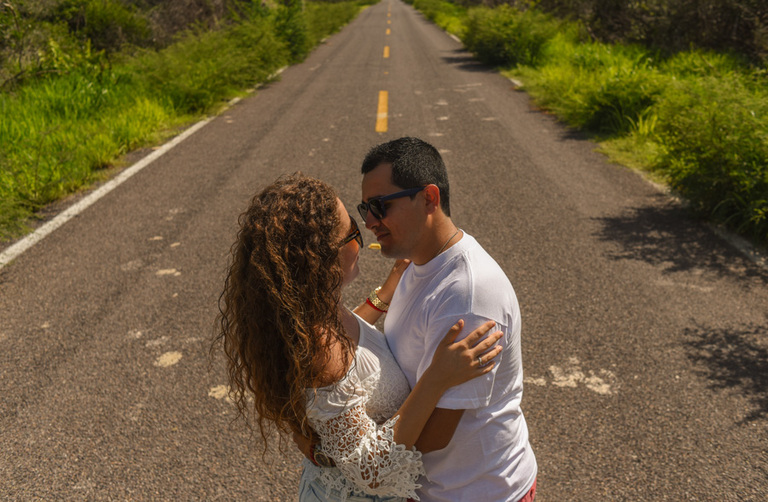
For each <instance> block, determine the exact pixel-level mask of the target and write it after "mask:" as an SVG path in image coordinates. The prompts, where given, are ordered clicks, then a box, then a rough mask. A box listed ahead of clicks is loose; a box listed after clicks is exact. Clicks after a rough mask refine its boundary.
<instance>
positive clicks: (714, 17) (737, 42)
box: [412, 0, 768, 246]
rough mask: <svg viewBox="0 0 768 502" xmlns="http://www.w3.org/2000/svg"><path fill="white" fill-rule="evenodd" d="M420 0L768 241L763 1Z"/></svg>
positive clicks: (704, 211)
mask: <svg viewBox="0 0 768 502" xmlns="http://www.w3.org/2000/svg"><path fill="white" fill-rule="evenodd" d="M412 3H413V5H414V6H415V7H416V8H417V9H419V10H421V11H422V12H423V13H424V14H425V15H426V16H427V17H428V18H429V19H431V20H432V21H434V22H435V23H437V24H438V25H440V26H441V27H443V28H444V29H446V30H448V31H449V32H451V33H453V34H455V35H457V36H458V37H459V38H461V39H462V41H463V43H464V44H465V46H466V47H467V49H468V50H470V51H471V52H473V53H474V54H475V55H476V56H477V57H478V59H480V60H481V61H483V62H485V63H487V64H490V65H494V66H498V67H500V68H501V70H502V71H503V72H504V73H505V74H506V75H508V76H510V77H513V78H515V79H516V80H519V81H521V82H522V83H523V86H524V89H525V90H526V91H527V92H528V93H529V94H530V95H531V96H532V97H533V99H534V100H535V102H536V103H537V105H538V106H541V107H542V108H545V109H548V110H550V111H552V112H553V113H555V114H556V115H557V116H558V117H559V118H560V119H561V120H562V121H564V122H565V123H567V124H568V125H570V126H572V127H574V128H577V129H580V130H584V131H587V132H588V133H590V134H592V135H593V137H594V138H595V139H596V140H597V141H599V142H600V144H601V147H602V149H603V151H604V152H605V153H607V154H608V155H609V156H610V157H611V158H612V159H614V160H616V161H618V162H620V163H622V164H625V165H628V166H630V167H634V168H638V169H642V170H644V171H646V172H648V173H650V175H651V176H652V177H653V178H654V179H656V180H657V181H661V182H663V183H666V184H667V185H668V186H669V187H670V188H672V189H673V190H674V191H675V192H676V193H678V194H680V195H681V196H682V197H683V198H684V199H685V200H687V201H688V203H689V205H690V207H691V209H692V210H693V211H694V212H695V213H696V214H697V215H699V216H701V217H703V218H705V219H707V220H709V221H712V222H714V223H716V224H721V225H724V226H726V227H727V228H729V229H731V230H733V231H735V232H737V233H739V234H741V235H743V236H745V237H747V238H749V239H751V240H752V241H753V242H756V243H758V244H760V245H763V246H765V245H768V68H766V63H767V62H768V37H766V36H765V33H768V4H766V3H764V2H760V1H757V0H754V1H753V0H718V1H715V0H698V2H692V0H667V1H662V0H644V1H643V0H641V1H639V2H606V1H605V0H568V1H565V0H541V1H536V2H530V1H528V2H523V1H514V0H513V1H511V2H510V3H511V4H512V5H510V4H506V3H505V4H502V5H497V6H493V7H488V6H482V5H472V4H471V3H468V2H466V1H465V2H463V3H462V4H459V3H458V2H457V3H451V2H447V1H445V0H413V2H412ZM619 4H623V5H625V6H623V7H622V6H619ZM694 4H696V5H694ZM693 7H698V8H696V9H694V8H693ZM632 9H634V10H632ZM761 20H762V21H761ZM681 23H682V24H681Z"/></svg>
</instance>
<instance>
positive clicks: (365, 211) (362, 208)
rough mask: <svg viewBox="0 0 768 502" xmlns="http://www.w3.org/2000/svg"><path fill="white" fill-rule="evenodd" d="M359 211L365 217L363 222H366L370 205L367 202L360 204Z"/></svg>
mask: <svg viewBox="0 0 768 502" xmlns="http://www.w3.org/2000/svg"><path fill="white" fill-rule="evenodd" d="M357 212H358V213H360V217H361V218H362V219H363V222H365V220H366V218H368V206H367V205H366V204H365V203H362V204H358V205H357Z"/></svg>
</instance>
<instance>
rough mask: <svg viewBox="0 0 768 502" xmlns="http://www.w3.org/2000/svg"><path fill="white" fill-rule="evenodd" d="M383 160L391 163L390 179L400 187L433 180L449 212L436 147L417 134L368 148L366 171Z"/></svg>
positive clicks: (442, 167) (444, 177) (444, 174)
mask: <svg viewBox="0 0 768 502" xmlns="http://www.w3.org/2000/svg"><path fill="white" fill-rule="evenodd" d="M382 164H391V165H392V183H393V184H395V185H397V186H398V187H400V188H403V189H406V188H415V187H420V186H424V185H429V184H434V185H437V188H439V189H440V207H441V208H442V210H443V212H444V213H445V214H446V216H450V215H451V204H450V190H449V186H448V171H447V170H446V169H445V163H443V158H442V157H441V156H440V152H438V151H437V148H435V147H434V146H432V145H430V144H429V143H427V142H426V141H422V140H420V139H418V138H410V137H406V138H400V139H395V140H392V141H389V142H387V143H382V144H380V145H377V146H374V147H373V148H371V149H370V151H369V152H368V154H367V155H366V156H365V160H363V166H362V169H361V171H362V173H363V174H366V173H369V172H371V171H373V170H374V169H376V168H377V167H379V166H380V165H382Z"/></svg>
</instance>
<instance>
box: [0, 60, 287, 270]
mask: <svg viewBox="0 0 768 502" xmlns="http://www.w3.org/2000/svg"><path fill="white" fill-rule="evenodd" d="M286 68H288V67H287V66H283V67H282V68H280V69H279V70H277V71H276V72H275V73H273V74H272V75H270V76H269V78H268V79H267V81H271V80H273V79H274V78H275V77H277V76H278V75H280V74H281V73H283V71H285V69H286ZM259 87H261V85H257V86H256V88H255V89H258V88H259ZM255 89H254V90H255ZM239 101H240V98H239V97H237V98H233V99H232V100H230V101H229V106H233V105H235V104H236V103H237V102H239ZM214 118H216V116H213V117H208V118H207V119H204V120H201V121H200V122H197V123H196V124H194V125H192V126H191V127H189V128H188V129H186V130H185V131H184V132H182V133H181V134H179V135H178V136H176V137H175V138H173V139H172V140H171V141H169V142H168V143H166V144H164V145H162V146H161V147H160V148H158V149H157V150H155V151H154V152H152V153H150V154H149V155H147V156H146V157H144V158H143V159H141V160H140V161H138V162H137V163H135V164H133V165H132V166H131V167H129V168H127V169H126V170H124V171H122V172H121V173H120V174H118V175H117V176H115V177H114V178H112V179H111V180H109V181H108V182H106V183H104V184H103V185H102V186H100V187H99V188H97V189H96V190H94V191H93V192H91V193H90V194H88V195H87V196H86V197H84V198H83V199H82V200H80V201H79V202H77V203H76V204H73V205H72V206H70V207H69V208H67V209H66V210H64V211H63V212H62V213H60V214H59V215H58V216H56V217H55V218H54V219H52V220H51V221H49V222H48V223H46V224H45V225H43V226H42V227H40V228H38V229H37V230H35V231H34V232H32V233H31V234H29V235H27V236H26V237H24V238H23V239H21V240H20V241H19V242H17V243H16V244H14V245H12V246H10V247H8V248H7V249H6V250H5V251H3V252H2V253H0V270H2V269H3V267H5V266H6V265H8V264H9V263H10V262H12V261H13V260H15V259H16V258H18V257H19V255H21V254H22V253H23V252H24V251H26V250H27V249H29V248H31V247H32V246H34V245H35V244H37V243H38V242H40V241H41V240H43V238H45V237H46V236H47V235H48V234H50V233H51V232H53V231H54V230H56V229H57V228H59V227H60V226H62V225H64V224H65V223H66V222H68V221H69V220H71V219H72V218H74V217H75V216H77V215H78V214H80V213H82V212H83V211H84V210H85V209H86V208H87V207H88V206H90V205H91V204H93V203H94V202H96V201H97V200H99V199H100V198H102V197H104V196H105V195H107V194H108V193H109V192H111V191H112V190H114V189H115V188H117V187H118V186H120V185H121V184H122V183H123V182H124V181H125V180H127V179H128V178H130V177H131V176H133V175H134V174H136V173H138V172H139V171H141V170H142V169H144V168H145V167H147V166H148V165H149V164H151V163H152V162H154V161H155V160H157V159H158V158H159V157H161V156H162V155H163V154H165V153H167V152H168V151H170V150H171V149H172V148H173V147H175V146H176V145H178V144H179V143H181V142H182V141H184V140H185V139H187V138H188V137H190V136H192V135H193V134H195V133H196V132H197V131H198V130H199V129H201V128H202V127H203V126H205V125H206V124H208V122H210V121H211V120H213V119H214Z"/></svg>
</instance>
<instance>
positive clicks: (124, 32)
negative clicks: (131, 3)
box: [54, 0, 151, 52]
mask: <svg viewBox="0 0 768 502" xmlns="http://www.w3.org/2000/svg"><path fill="white" fill-rule="evenodd" d="M54 15H55V17H56V18H57V19H59V20H61V21H64V22H66V23H67V24H68V25H69V28H70V30H71V31H72V32H73V33H74V34H75V35H76V36H78V37H80V38H82V39H86V40H88V41H89V43H90V44H91V46H92V47H93V48H94V49H95V50H106V51H107V52H114V51H117V50H119V49H120V48H121V47H122V46H123V45H125V44H136V45H141V44H143V43H144V42H146V41H147V40H148V39H149V37H150V33H151V31H150V28H149V22H148V21H147V19H146V18H145V17H144V16H143V15H141V14H140V13H138V12H136V11H135V10H133V9H131V8H130V7H128V6H127V5H125V4H124V3H122V2H120V1H118V0H65V1H64V2H61V3H60V4H59V5H58V7H57V9H56V12H55V14H54Z"/></svg>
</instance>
